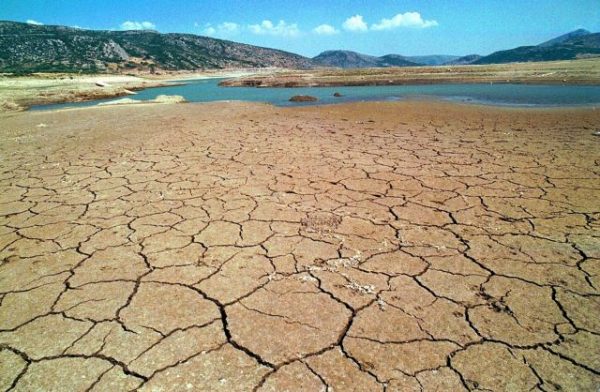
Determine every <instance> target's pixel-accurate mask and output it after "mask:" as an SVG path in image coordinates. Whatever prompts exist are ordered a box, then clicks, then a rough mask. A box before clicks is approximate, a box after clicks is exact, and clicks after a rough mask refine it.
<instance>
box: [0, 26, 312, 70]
mask: <svg viewBox="0 0 600 392" xmlns="http://www.w3.org/2000/svg"><path fill="white" fill-rule="evenodd" d="M227 67H233V68H244V67H283V68H309V67H312V61H311V60H310V59H308V58H306V57H303V56H300V55H297V54H293V53H288V52H284V51H281V50H275V49H267V48H261V47H257V46H252V45H245V44H240V43H235V42H231V41H224V40H219V39H214V38H209V37H202V36H197V35H192V34H160V33H158V32H156V31H149V30H140V31H94V30H83V29H76V28H70V27H64V26H38V25H33V24H26V23H18V22H3V21H0V72H81V71H84V72H108V71H110V72H131V71H134V70H137V71H152V70H201V69H220V68H227Z"/></svg>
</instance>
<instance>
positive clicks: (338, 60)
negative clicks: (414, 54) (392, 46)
mask: <svg viewBox="0 0 600 392" xmlns="http://www.w3.org/2000/svg"><path fill="white" fill-rule="evenodd" d="M312 60H313V62H314V63H315V65H318V66H323V67H338V68H368V67H369V68H376V67H414V66H419V65H421V64H417V63H415V62H412V61H409V60H407V59H406V58H405V57H404V56H400V55H397V54H388V55H385V56H381V57H375V56H369V55H366V54H361V53H357V52H351V51H348V50H328V51H325V52H323V53H321V54H319V55H318V56H316V57H313V59H312Z"/></svg>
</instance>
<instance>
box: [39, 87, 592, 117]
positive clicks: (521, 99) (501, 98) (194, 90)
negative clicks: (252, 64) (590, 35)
mask: <svg viewBox="0 0 600 392" xmlns="http://www.w3.org/2000/svg"><path fill="white" fill-rule="evenodd" d="M221 80H222V79H204V80H191V81H190V80H187V81H183V82H184V83H186V84H184V85H179V86H169V87H158V88H149V89H146V90H142V91H139V92H138V94H137V95H135V96H132V98H134V99H139V100H148V99H154V98H156V97H157V96H158V95H161V94H165V95H181V96H183V97H184V98H185V99H186V100H187V101H190V102H213V101H251V102H265V103H270V104H273V105H277V106H301V105H315V104H316V105H322V104H333V103H343V102H355V101H399V100H406V99H438V100H448V101H455V102H463V103H474V104H484V105H497V106H515V107H561V106H597V105H600V86H561V85H525V84H437V85H436V84H434V85H406V86H360V87H301V88H255V87H219V86H218V84H219V82H220V81H221ZM336 92H338V93H340V94H342V95H343V97H341V98H336V97H334V96H333V94H334V93H336ZM294 95H312V96H314V97H317V98H318V99H319V101H318V102H310V103H293V102H289V99H290V97H292V96H294ZM113 100H115V98H111V99H102V100H96V101H89V102H78V103H64V104H56V105H40V106H34V107H32V110H50V109H63V108H67V107H87V106H93V105H96V104H98V103H100V102H108V101H113Z"/></svg>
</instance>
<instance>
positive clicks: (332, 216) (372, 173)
mask: <svg viewBox="0 0 600 392" xmlns="http://www.w3.org/2000/svg"><path fill="white" fill-rule="evenodd" d="M599 124H600V111H598V110H593V109H588V110H568V111H567V110H564V111H562V110H552V111H544V110H531V111H519V110H512V109H493V108H479V107H466V106H459V105H451V104H442V103H425V102H420V103H410V102H405V103H387V104H384V103H365V104H350V105H340V106H324V107H310V108H294V109H281V108H274V107H269V106H266V105H258V104H242V103H228V104H224V103H214V104H204V105H200V104H183V105H176V106H153V105H150V106H144V107H113V108H92V109H81V110H67V111H60V112H46V113H44V112H38V113H19V114H14V115H10V116H4V117H0V125H1V127H0V128H1V132H2V138H1V139H0V140H1V141H0V156H1V159H0V169H1V170H0V172H1V175H0V216H1V217H0V260H1V261H0V390H10V391H34V390H44V391H117V390H119V391H120V390H140V391H186V390H196V391H219V390H222V391H252V390H254V391H261V392H264V391H352V390H354V391H383V390H386V391H461V390H477V391H529V390H538V391H597V390H598V387H599V386H600V296H599V293H600V292H599V288H600V201H599V200H600V197H599V196H600V194H599V193H600V169H599V163H600V138H598V137H594V136H592V132H593V131H594V129H595V127H597V126H598V125H599Z"/></svg>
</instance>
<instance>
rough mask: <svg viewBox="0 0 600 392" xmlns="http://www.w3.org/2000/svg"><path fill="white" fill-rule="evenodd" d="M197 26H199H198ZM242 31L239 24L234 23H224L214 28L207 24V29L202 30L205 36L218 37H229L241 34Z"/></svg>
mask: <svg viewBox="0 0 600 392" xmlns="http://www.w3.org/2000/svg"><path fill="white" fill-rule="evenodd" d="M196 25H197V24H196ZM240 30H241V26H240V25H239V24H237V23H233V22H223V23H221V24H220V25H217V26H213V25H212V24H210V23H208V24H206V28H205V29H204V30H202V33H203V34H205V35H211V36H214V35H218V36H228V35H235V34H237V33H239V32H240Z"/></svg>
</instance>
